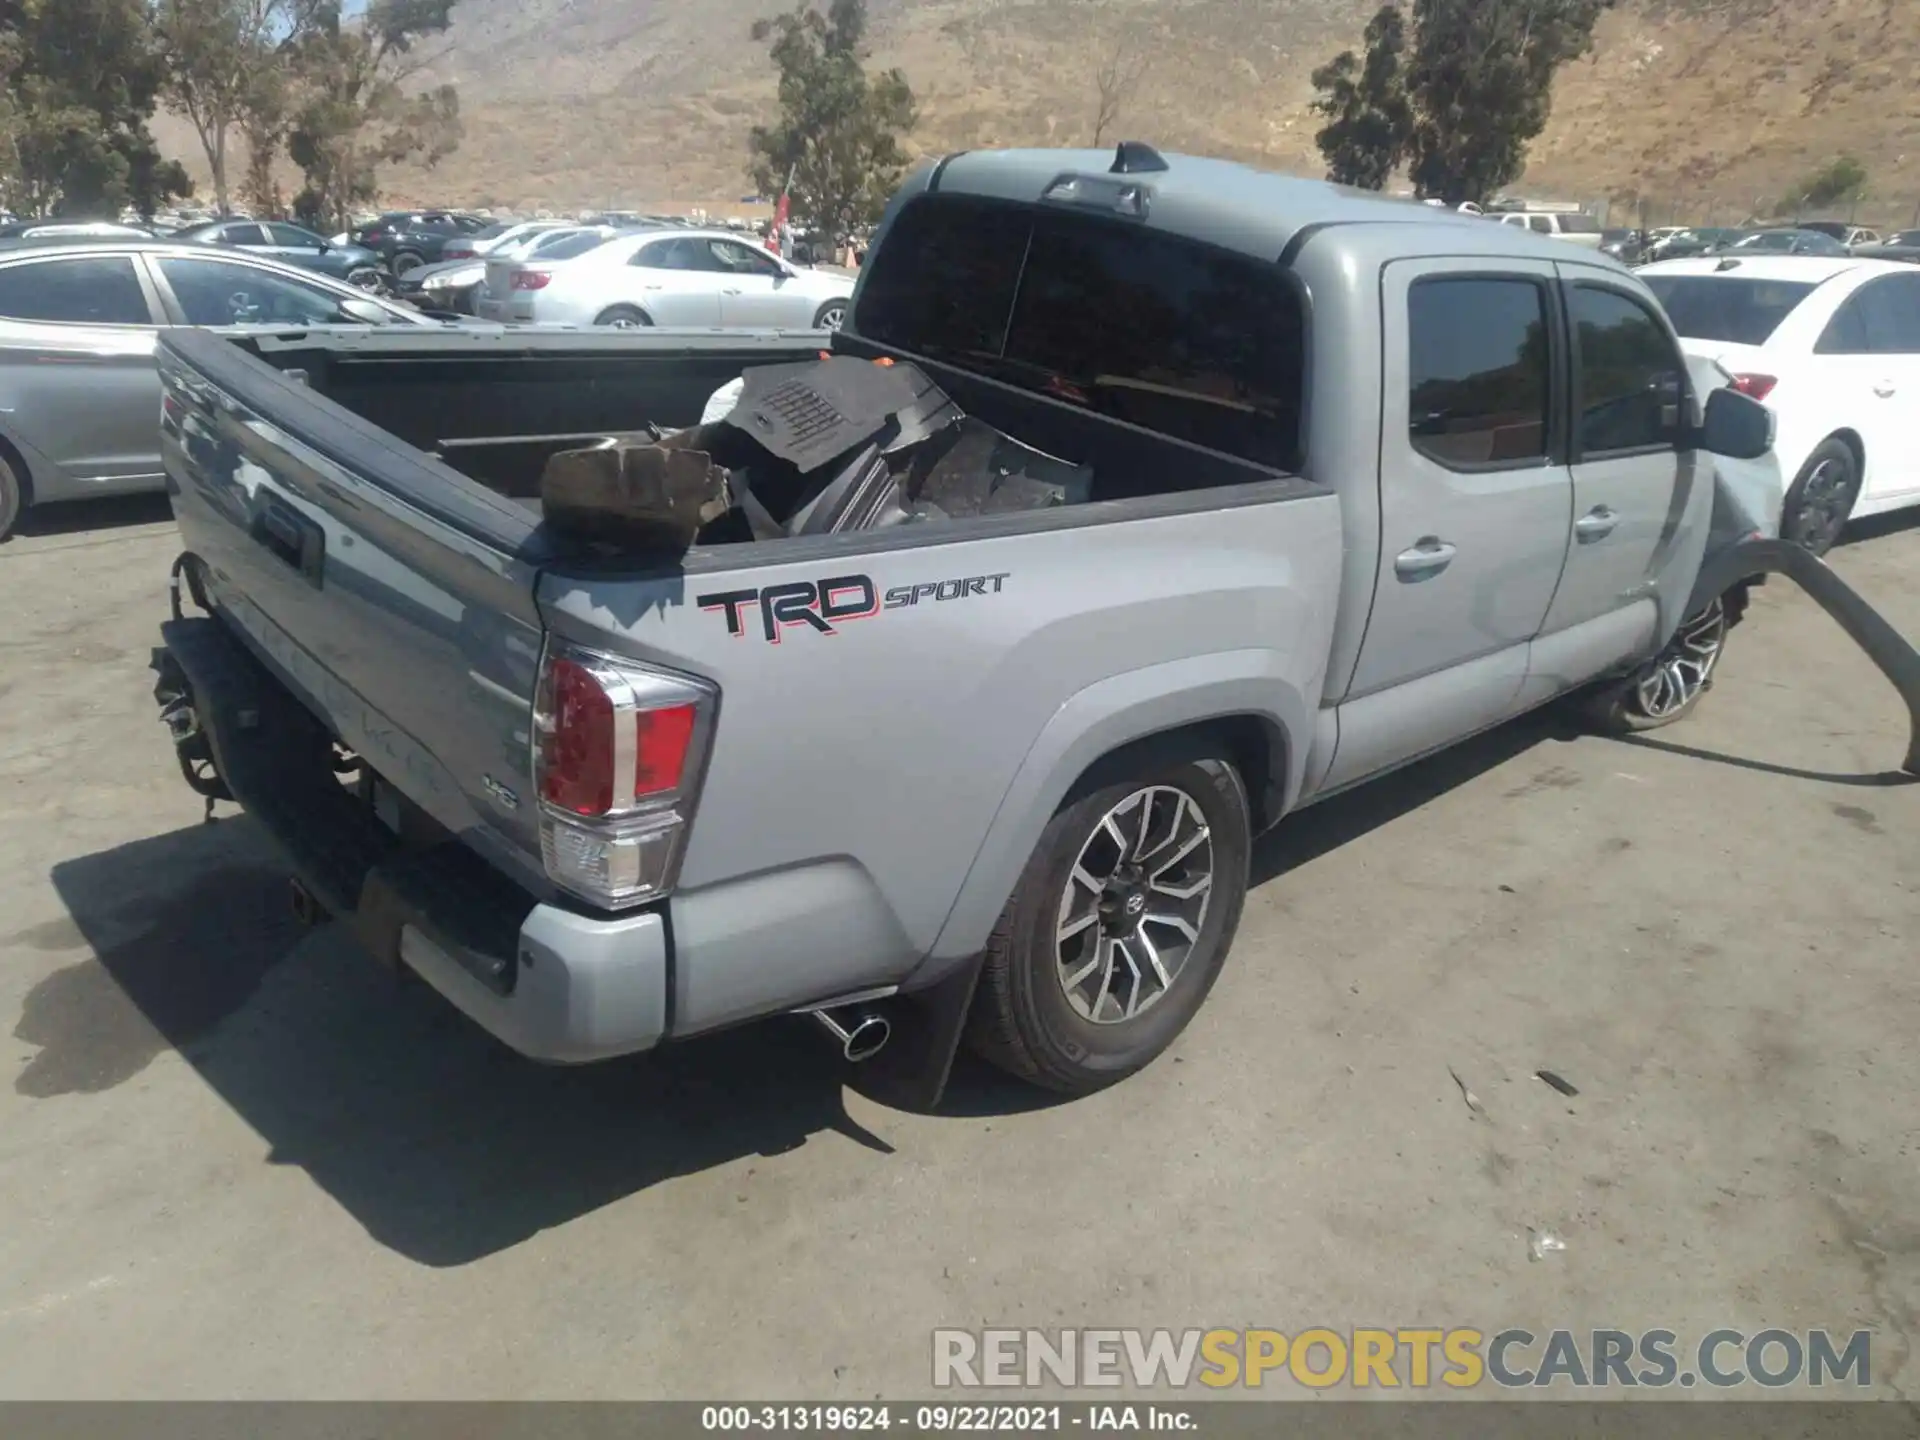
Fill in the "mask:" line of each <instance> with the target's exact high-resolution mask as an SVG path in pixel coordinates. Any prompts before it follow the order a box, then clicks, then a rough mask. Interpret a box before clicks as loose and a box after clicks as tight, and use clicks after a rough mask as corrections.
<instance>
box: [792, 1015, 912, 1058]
mask: <svg viewBox="0 0 1920 1440" xmlns="http://www.w3.org/2000/svg"><path fill="white" fill-rule="evenodd" d="M807 1013H808V1014H809V1015H811V1016H813V1018H814V1019H816V1020H818V1021H819V1022H820V1024H821V1026H822V1027H824V1028H825V1030H826V1032H827V1033H828V1034H829V1035H831V1036H833V1038H834V1039H835V1040H838V1041H839V1042H840V1053H841V1054H842V1055H844V1056H846V1057H847V1059H848V1060H850V1061H852V1062H853V1063H854V1064H856V1065H857V1064H859V1063H860V1062H861V1061H862V1060H871V1059H872V1058H873V1057H874V1056H876V1055H878V1054H879V1053H880V1051H881V1049H882V1048H883V1047H884V1046H885V1045H886V1043H887V1041H888V1040H890V1039H892V1038H893V1025H892V1024H891V1022H889V1021H888V1020H887V1018H886V1016H884V1015H876V1014H874V1013H873V1011H871V1010H852V1011H843V1012H841V1014H842V1015H843V1016H844V1017H845V1018H844V1019H836V1018H835V1016H834V1012H833V1011H831V1010H809V1011H808V1012H807Z"/></svg>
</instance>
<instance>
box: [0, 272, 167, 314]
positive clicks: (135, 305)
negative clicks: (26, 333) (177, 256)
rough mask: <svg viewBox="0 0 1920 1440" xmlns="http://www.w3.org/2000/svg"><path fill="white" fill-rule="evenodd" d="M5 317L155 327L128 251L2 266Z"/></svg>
mask: <svg viewBox="0 0 1920 1440" xmlns="http://www.w3.org/2000/svg"><path fill="white" fill-rule="evenodd" d="M0 316H6V317H7V318H9V319H13V320H43V321H55V322H59V323H64V324H69V325H151V324H153V323H154V321H153V312H152V310H151V309H149V308H148V305H147V295H146V291H144V290H142V289H141V288H140V277H139V276H138V275H136V274H135V273H134V269H133V261H132V260H130V259H129V258H128V257H126V256H125V255H88V256H74V257H73V258H71V259H64V260H36V261H32V262H29V263H27V264H24V265H9V266H7V267H5V268H4V269H0Z"/></svg>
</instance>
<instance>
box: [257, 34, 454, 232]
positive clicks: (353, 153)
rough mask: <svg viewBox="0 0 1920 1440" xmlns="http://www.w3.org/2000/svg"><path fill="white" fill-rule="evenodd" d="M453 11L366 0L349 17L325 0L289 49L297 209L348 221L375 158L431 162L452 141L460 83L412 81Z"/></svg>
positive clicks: (372, 176) (369, 193) (370, 189)
mask: <svg viewBox="0 0 1920 1440" xmlns="http://www.w3.org/2000/svg"><path fill="white" fill-rule="evenodd" d="M452 11H453V0H369V3H368V4H367V6H366V8H365V10H364V11H362V12H361V13H360V14H359V15H357V16H355V17H354V18H352V19H351V20H349V19H346V18H344V17H343V16H342V15H341V12H340V9H339V0H323V4H322V7H321V8H320V9H319V10H318V11H317V12H316V13H315V16H314V22H313V24H312V25H311V27H310V28H309V29H308V30H307V31H306V33H304V34H303V35H301V36H300V38H299V40H298V42H297V43H296V45H295V46H294V47H293V52H292V55H293V59H294V62H295V65H296V67H297V72H298V76H299V79H298V83H297V87H296V89H297V93H296V96H295V98H294V102H293V104H292V105H291V106H290V107H289V114H290V120H289V123H288V128H287V153H288V154H289V155H291V156H292V157H293V161H294V163H295V164H296V165H298V166H299V167H300V169H301V172H302V173H303V174H304V175H305V177H306V188H305V190H304V191H303V192H302V194H301V197H300V198H299V199H297V200H296V201H295V206H296V208H297V209H298V210H299V212H300V213H301V214H302V215H303V216H305V217H311V218H314V219H318V220H319V221H321V222H324V223H325V224H328V225H333V226H345V225H346V224H347V220H348V216H349V215H350V214H351V212H352V210H353V207H354V206H356V205H361V204H365V203H367V202H368V201H371V200H372V199H373V198H374V197H375V196H376V195H377V194H378V193H379V168H380V166H381V165H383V164H396V163H399V162H401V161H406V160H418V161H420V162H422V163H424V164H426V165H433V164H436V163H437V162H438V161H439V160H441V159H442V158H443V157H444V156H446V155H449V154H451V153H452V152H453V151H454V150H455V149H457V148H458V147H459V144H460V138H461V125H460V95H459V92H458V91H457V90H455V89H454V87H453V86H451V85H439V86H434V87H432V88H430V89H425V90H416V89H413V88H412V87H411V86H410V84H409V82H411V81H413V80H415V79H416V78H417V77H418V76H419V75H420V73H421V71H422V70H424V69H425V68H426V66H427V65H428V64H429V63H431V60H432V57H431V56H430V55H427V54H424V53H423V52H422V50H421V48H420V47H421V45H422V43H423V42H425V41H427V40H430V39H432V38H433V37H436V36H440V35H444V34H445V33H446V30H447V26H448V25H449V24H450V23H451V21H452Z"/></svg>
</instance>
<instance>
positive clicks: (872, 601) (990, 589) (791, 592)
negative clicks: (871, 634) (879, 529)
mask: <svg viewBox="0 0 1920 1440" xmlns="http://www.w3.org/2000/svg"><path fill="white" fill-rule="evenodd" d="M1012 573H1013V572H1012V571H1002V572H1001V573H1000V574H998V575H967V576H963V577H961V578H960V579H958V580H929V581H926V582H924V583H922V584H919V585H896V586H894V587H893V588H892V589H891V590H889V591H887V593H886V598H885V599H884V600H883V599H882V598H881V596H880V592H879V591H878V590H877V589H876V588H875V587H874V583H873V580H872V579H871V578H870V577H868V576H866V575H837V576H835V577H834V578H833V579H831V580H790V581H788V582H787V583H786V584H784V585H769V586H767V588H766V589H764V590H724V591H722V592H720V593H719V594H717V595H702V596H701V597H700V598H699V601H698V602H697V603H698V604H699V606H700V608H701V609H702V610H719V611H723V612H724V613H725V614H726V617H727V633H728V634H729V635H731V636H733V637H734V639H736V640H737V639H739V638H740V637H741V636H742V635H745V634H746V633H747V616H748V614H749V613H750V612H751V611H753V610H758V611H759V612H760V634H761V637H762V638H763V639H765V640H767V641H768V642H769V643H771V644H774V645H778V644H779V643H780V637H781V636H782V635H784V634H785V633H786V632H787V631H788V630H790V629H792V628H793V627H794V626H796V625H804V626H806V627H808V628H809V629H811V630H814V631H817V632H818V633H820V634H822V635H837V634H839V633H840V632H839V631H838V630H837V629H835V628H834V627H835V626H838V625H844V624H846V623H847V622H848V621H850V620H870V619H872V618H873V617H874V616H875V615H878V614H879V613H880V612H881V611H882V610H904V609H906V608H907V607H908V606H910V605H923V604H924V605H937V604H939V603H941V602H942V601H946V600H964V599H966V598H967V597H968V596H970V595H998V594H999V593H1000V586H1001V585H1002V584H1003V583H1004V582H1005V581H1006V579H1007V577H1008V576H1009V575H1011V574H1012Z"/></svg>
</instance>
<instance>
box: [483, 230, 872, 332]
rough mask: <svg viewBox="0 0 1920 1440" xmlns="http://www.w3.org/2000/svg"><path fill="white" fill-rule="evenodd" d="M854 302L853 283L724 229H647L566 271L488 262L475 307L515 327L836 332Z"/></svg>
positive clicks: (549, 260) (570, 262)
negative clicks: (791, 260)
mask: <svg viewBox="0 0 1920 1440" xmlns="http://www.w3.org/2000/svg"><path fill="white" fill-rule="evenodd" d="M562 258H565V257H562ZM852 296H853V280H852V279H851V278H850V277H848V276H845V275H836V274H833V273H831V272H828V271H816V270H808V269H805V268H802V267H800V266H797V265H792V264H789V263H788V262H786V261H784V260H782V259H780V258H779V257H778V256H776V255H773V254H770V253H769V252H768V251H766V250H765V249H763V248H762V247H760V246H758V245H754V244H751V243H749V242H748V241H745V240H742V239H740V238H739V237H738V236H736V235H733V234H730V233H728V232H727V231H725V230H645V231H640V232H637V233H627V234H623V235H620V236H619V237H618V238H616V239H612V240H609V241H607V242H606V243H604V244H601V245H599V246H596V247H594V248H593V249H591V250H589V251H588V252H587V253H585V254H583V255H581V256H579V257H578V258H571V259H567V261H566V263H565V264H559V263H556V262H555V257H554V256H553V255H552V254H551V253H549V254H548V255H546V256H541V257H536V258H534V259H532V260H527V261H509V260H490V261H489V262H488V264H487V279H486V293H485V294H484V295H482V296H481V297H480V298H479V300H478V302H477V304H476V307H475V308H476V311H477V313H478V314H479V315H480V317H481V318H482V319H485V320H502V321H510V322H514V323H519V324H527V323H538V324H546V323H555V324H562V325H611V326H613V327H615V328H617V329H633V328H636V327H640V326H647V325H670V326H714V325H718V326H724V327H727V328H729V329H733V328H750V329H761V328H786V329H794V330H805V329H816V330H837V329H838V328H839V327H840V322H841V321H842V320H844V319H845V318H846V313H847V301H848V300H849V299H851V298H852Z"/></svg>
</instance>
